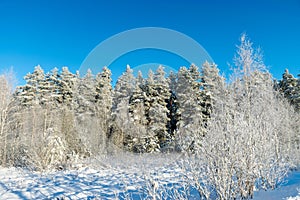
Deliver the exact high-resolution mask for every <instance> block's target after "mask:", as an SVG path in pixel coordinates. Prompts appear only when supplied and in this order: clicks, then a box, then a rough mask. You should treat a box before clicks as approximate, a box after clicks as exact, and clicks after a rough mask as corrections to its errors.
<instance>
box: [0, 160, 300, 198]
mask: <svg viewBox="0 0 300 200" xmlns="http://www.w3.org/2000/svg"><path fill="white" fill-rule="evenodd" d="M174 159H176V157H174V158H173V160H174ZM151 162H152V163H151ZM172 166H173V165H172V159H170V158H168V159H166V158H163V157H162V158H159V159H156V158H155V159H154V156H153V157H151V156H150V157H148V159H147V161H143V159H142V158H139V157H136V158H132V157H127V156H123V157H118V158H107V159H101V161H100V160H98V161H92V162H90V163H89V165H88V166H87V165H84V166H76V168H74V169H72V170H66V171H58V172H47V173H46V172H44V173H38V172H31V171H28V170H23V169H17V168H0V199H14V200H15V199H126V198H127V197H129V198H132V199H146V198H147V197H149V196H150V195H151V193H152V192H153V191H154V190H156V189H157V188H159V187H160V186H162V185H163V186H164V188H167V189H166V190H165V191H164V192H171V193H172V192H174V190H179V191H180V190H182V185H184V183H183V182H180V180H182V178H181V175H182V173H181V172H182V171H181V169H180V168H176V167H172ZM150 167H151V168H150ZM179 185H180V186H179ZM176 187H181V188H176ZM297 195H298V196H297ZM192 199H197V196H194V197H192ZM254 199H256V200H257V199H264V200H268V199H272V200H276V199H278V200H279V199H280V200H281V199H288V200H295V199H299V200H300V172H299V171H294V172H291V173H290V174H289V176H288V177H287V179H286V181H285V183H283V184H282V186H281V187H280V188H278V189H276V190H274V191H258V192H255V194H254Z"/></svg>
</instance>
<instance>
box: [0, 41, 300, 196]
mask: <svg viewBox="0 0 300 200" xmlns="http://www.w3.org/2000/svg"><path fill="white" fill-rule="evenodd" d="M234 61H235V71H234V73H233V74H232V76H231V79H230V81H226V80H225V78H224V77H223V76H221V75H220V73H219V69H218V68H217V66H216V65H215V64H213V63H208V62H206V63H204V64H203V66H202V67H201V68H200V69H198V67H197V66H195V65H191V66H190V67H188V68H186V67H181V68H180V69H179V70H178V73H174V72H173V73H172V72H171V73H170V74H169V75H168V76H166V75H165V72H164V68H163V67H162V66H160V67H158V69H157V70H156V71H155V72H152V71H151V70H150V71H149V73H148V74H147V77H146V78H145V77H143V75H142V73H141V72H139V73H138V75H137V77H135V76H134V75H133V71H132V69H131V68H130V67H129V66H127V68H126V71H125V72H124V73H123V74H122V75H121V76H120V77H119V79H118V80H117V83H116V85H115V87H114V88H113V87H112V84H111V82H112V80H111V72H110V70H109V69H108V68H106V67H104V68H103V70H102V72H100V73H98V74H95V75H94V74H93V73H92V71H90V70H88V71H87V73H86V74H85V75H84V76H80V74H79V73H75V74H74V73H71V72H70V71H69V70H68V68H67V67H63V68H62V71H59V70H58V69H56V68H55V69H53V70H52V71H50V72H47V73H45V72H44V71H43V69H42V68H41V67H40V66H37V67H35V69H34V71H33V72H32V73H28V74H27V75H26V76H25V77H24V79H25V81H26V84H25V85H23V86H18V87H17V88H16V89H15V90H14V91H12V87H11V84H10V83H9V76H8V75H1V77H0V78H1V79H0V81H1V88H2V89H1V96H0V101H1V104H0V110H1V129H0V131H1V132H0V138H1V140H0V144H1V145H0V163H1V165H2V166H23V167H24V166H26V167H31V168H33V169H38V170H43V169H48V168H58V167H59V168H60V167H65V166H66V165H68V163H72V162H74V160H76V159H80V158H83V157H90V156H97V155H102V154H106V153H114V152H116V151H120V150H122V151H123V150H125V151H130V152H135V153H150V152H172V151H176V152H190V153H191V155H199V156H200V157H201V160H202V161H203V162H204V163H205V165H206V168H205V169H206V170H211V171H202V170H203V169H204V168H203V169H202V168H201V167H200V168H201V169H202V170H200V168H199V170H198V171H199V172H201V174H198V176H200V178H201V177H204V175H205V174H206V175H207V176H208V177H210V176H209V175H208V174H207V173H219V174H217V175H218V176H220V177H221V176H223V175H224V173H223V172H222V170H225V169H226V170H231V171H230V173H229V171H228V173H225V174H226V176H228V177H224V178H227V179H226V180H227V181H228V179H230V177H235V179H234V180H231V181H232V182H231V183H232V184H237V181H238V182H239V184H240V185H239V186H236V185H232V188H235V190H236V191H239V193H240V192H244V193H243V195H244V196H245V195H246V193H245V191H246V190H247V191H250V193H251V192H253V188H252V189H251V187H252V186H253V185H254V184H255V181H256V180H258V179H260V181H262V180H263V178H265V179H267V178H266V177H271V175H270V174H271V173H273V172H274V173H277V171H280V169H285V167H286V165H285V164H284V163H289V164H291V165H296V164H297V163H298V162H299V157H300V156H299V151H300V150H299V148H300V134H299V133H300V130H299V108H300V97H299V95H300V89H299V88H300V86H299V85H300V80H299V77H298V79H296V78H294V77H293V76H292V75H291V74H289V73H288V71H287V70H286V71H285V73H284V74H283V78H282V80H280V81H274V80H273V78H272V76H271V74H269V73H268V72H267V70H266V68H265V66H264V64H263V62H262V60H261V57H260V56H259V55H257V54H256V52H255V49H253V47H252V43H251V42H250V41H249V40H247V39H246V38H245V36H243V37H242V39H241V44H240V45H239V46H238V49H237V53H236V56H235V60H234ZM225 158H226V160H224V159H225ZM297 159H298V160H297ZM232 163H238V164H236V165H235V166H232V167H230V166H229V165H230V164H232ZM198 164H199V163H198ZM270 165H272V166H274V168H270V167H268V166H270ZM291 165H289V166H291ZM198 167H199V166H198ZM216 167H217V168H218V170H216ZM251 170H252V171H251ZM268 170H273V172H271V171H268ZM276 170H277V171H276ZM246 171H247V174H245V173H246ZM268 173H269V174H268ZM278 173H280V172H278ZM278 173H277V174H278ZM269 175H270V176H269ZM262 176H264V177H262ZM272 177H273V179H276V180H277V178H278V177H279V176H272ZM274 177H275V178H274ZM245 179H247V180H251V181H250V182H247V183H246V182H244V180H245ZM224 180H225V179H224ZM276 180H271V181H270V182H268V181H269V180H265V181H266V182H264V183H261V185H262V184H266V183H269V185H271V186H272V187H273V186H274V185H276ZM278 180H279V179H278ZM278 180H277V181H278ZM210 181H211V182H210V185H207V188H205V184H202V185H201V184H200V185H198V187H200V188H198V190H199V191H201V195H202V196H203V195H204V196H205V195H206V196H207V195H210V194H208V193H207V192H208V191H206V190H209V188H210V187H211V185H214V187H216V188H217V187H221V183H216V182H214V181H216V180H213V179H210ZM272 181H273V182H272ZM218 184H220V185H218ZM225 185H226V184H225ZM229 186H230V184H229V185H228V187H229ZM238 187H241V188H238ZM223 189H224V188H223ZM226 191H227V190H226ZM227 192H228V191H227ZM231 192H232V191H231ZM224 195H233V193H230V192H229V193H226V194H224ZM248 195H250V194H248ZM246 196H247V195H246ZM208 197H209V196H208ZM229 197H230V196H225V197H224V198H225V199H228V198H229Z"/></svg>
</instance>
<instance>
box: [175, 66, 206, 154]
mask: <svg viewBox="0 0 300 200" xmlns="http://www.w3.org/2000/svg"><path fill="white" fill-rule="evenodd" d="M200 86H201V82H200V73H199V71H198V67H196V66H195V65H191V66H190V68H189V69H187V68H186V67H181V68H180V69H179V72H178V80H177V87H176V95H177V101H178V105H179V109H178V114H179V116H180V119H179V121H178V132H177V139H176V140H177V141H178V145H177V148H178V150H181V151H189V150H191V149H194V147H195V146H197V145H199V143H200V140H201V137H202V136H203V135H204V133H205V129H204V124H203V108H202V106H201V105H202V101H203V99H202V92H201V90H200V88H201V87H200Z"/></svg>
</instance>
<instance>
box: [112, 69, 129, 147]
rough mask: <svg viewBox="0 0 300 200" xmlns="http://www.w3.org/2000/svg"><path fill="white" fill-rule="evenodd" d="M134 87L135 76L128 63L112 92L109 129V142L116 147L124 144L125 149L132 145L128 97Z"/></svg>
mask: <svg viewBox="0 0 300 200" xmlns="http://www.w3.org/2000/svg"><path fill="white" fill-rule="evenodd" d="M134 89H135V77H134V75H133V70H132V69H131V68H130V66H129V65H127V67H126V71H125V72H124V73H123V74H122V75H121V76H120V77H119V78H118V80H117V83H116V86H115V89H114V94H113V106H112V120H111V121H112V124H111V127H110V131H109V134H108V135H109V138H110V140H112V141H111V142H112V143H113V144H115V145H116V146H117V147H122V148H123V145H124V148H125V149H131V147H126V146H133V143H132V139H133V138H132V137H131V136H130V134H131V133H130V132H131V131H130V129H131V127H132V125H131V123H130V116H129V99H130V97H131V95H132V93H133V91H134Z"/></svg>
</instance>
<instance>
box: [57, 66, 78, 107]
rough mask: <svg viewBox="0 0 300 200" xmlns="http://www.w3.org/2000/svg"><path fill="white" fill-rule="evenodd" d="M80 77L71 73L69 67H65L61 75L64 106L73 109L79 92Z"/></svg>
mask: <svg viewBox="0 0 300 200" xmlns="http://www.w3.org/2000/svg"><path fill="white" fill-rule="evenodd" d="M78 81H79V76H78V75H77V74H73V73H72V72H70V71H69V69H68V67H63V68H62V72H61V74H60V86H61V94H62V99H63V103H64V105H67V106H69V107H70V108H72V109H73V106H74V104H73V103H74V94H75V93H76V92H77V91H76V90H77V88H78Z"/></svg>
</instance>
